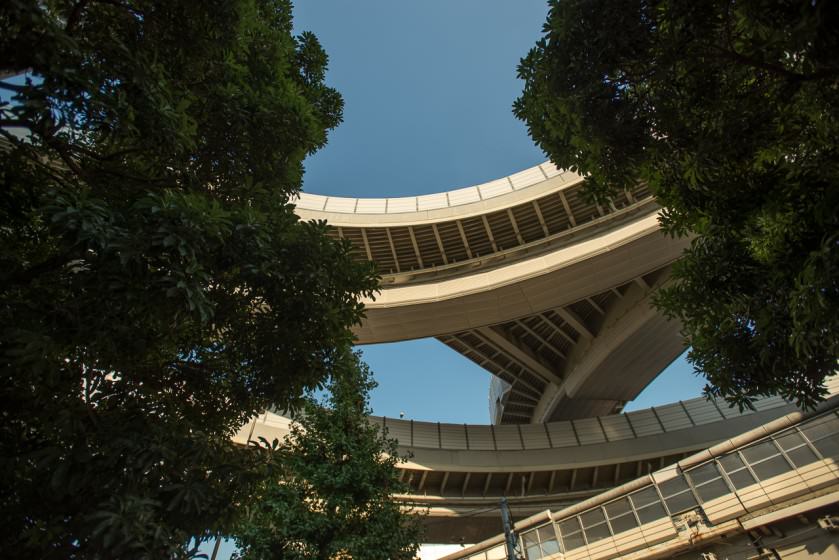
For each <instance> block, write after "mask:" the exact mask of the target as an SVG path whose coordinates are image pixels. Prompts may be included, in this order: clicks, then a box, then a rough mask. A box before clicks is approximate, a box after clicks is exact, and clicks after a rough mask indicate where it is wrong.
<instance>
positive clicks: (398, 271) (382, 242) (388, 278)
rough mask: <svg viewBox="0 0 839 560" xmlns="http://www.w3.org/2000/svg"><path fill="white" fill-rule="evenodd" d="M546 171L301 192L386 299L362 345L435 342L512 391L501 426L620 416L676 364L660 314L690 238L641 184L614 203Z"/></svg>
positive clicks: (371, 307)
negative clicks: (415, 189) (389, 191)
mask: <svg viewBox="0 0 839 560" xmlns="http://www.w3.org/2000/svg"><path fill="white" fill-rule="evenodd" d="M582 183H583V179H582V178H581V177H580V176H579V175H576V174H574V173H569V172H562V171H560V170H558V169H556V167H554V166H553V165H551V164H542V165H538V166H536V167H533V168H530V169H527V170H525V171H522V172H520V173H516V174H514V175H511V176H509V177H505V178H502V179H498V180H495V181H491V182H489V183H485V184H482V185H477V186H472V187H466V188H462V189H455V190H452V191H448V192H443V193H437V194H431V195H424V196H416V197H402V198H379V199H369V198H368V199H356V198H342V197H328V196H320V195H310V194H302V195H301V196H300V198H299V199H298V200H297V201H296V204H297V213H298V215H299V216H300V217H301V218H302V219H321V220H326V221H327V222H328V223H329V224H330V225H331V226H332V233H333V235H334V236H336V237H341V238H344V239H348V240H349V241H350V242H351V243H352V244H353V247H354V250H355V254H356V255H357V257H358V258H359V259H366V260H372V261H374V262H376V263H377V265H378V268H379V271H380V273H381V274H382V276H383V290H382V293H381V295H380V296H379V297H377V298H376V299H375V300H370V301H365V305H366V308H367V318H366V320H365V321H364V323H363V324H362V325H361V327H360V328H359V329H357V332H356V334H357V336H358V339H359V342H360V343H361V344H370V343H377V342H391V341H396V340H407V339H413V338H422V337H431V336H434V337H437V338H438V339H439V340H440V341H442V342H443V343H444V344H446V345H448V346H449V347H451V348H453V349H454V350H456V351H458V352H460V353H461V354H463V355H464V356H466V357H467V358H469V359H471V360H473V361H474V362H476V363H478V364H479V365H481V366H482V367H484V368H486V369H487V370H489V371H490V372H491V373H493V374H494V375H495V376H497V377H498V378H500V379H502V380H504V381H505V382H506V383H508V384H509V385H510V390H509V392H508V393H507V397H506V400H505V402H504V403H502V405H503V407H502V413H501V414H500V417H499V420H500V423H504V424H506V423H529V422H546V421H554V420H562V419H571V418H585V417H589V416H596V415H605V414H609V413H613V412H618V411H620V410H621V409H622V407H623V405H624V403H626V402H627V401H629V400H632V399H633V398H635V396H637V395H638V393H639V392H640V391H641V390H642V389H643V388H644V387H645V386H646V385H647V384H648V383H649V382H650V381H651V380H652V379H653V378H654V377H655V376H656V375H657V374H658V373H659V372H660V371H661V370H662V369H663V368H664V367H665V366H666V365H667V364H669V363H670V362H671V361H672V360H673V359H675V358H676V357H677V356H678V355H679V353H680V352H681V351H682V350H683V342H682V339H681V337H680V336H679V328H678V325H674V324H671V323H670V322H668V321H667V320H666V319H665V318H664V317H663V316H662V315H661V314H659V313H657V312H656V311H655V310H654V309H653V308H652V306H651V305H650V298H651V296H652V294H653V293H654V292H655V290H656V289H657V288H659V287H660V286H661V285H662V284H664V283H665V282H666V281H667V278H668V274H669V266H670V264H671V263H672V262H673V261H674V260H675V259H676V258H678V256H679V254H680V253H681V251H682V249H683V248H684V247H685V244H686V242H685V241H684V240H674V239H670V238H668V237H665V236H664V235H663V234H662V233H661V232H660V231H659V227H658V220H657V212H658V207H657V206H656V204H655V202H654V201H653V199H652V197H651V196H650V193H649V191H648V190H647V189H646V187H645V186H644V185H638V186H636V187H635V188H634V189H633V190H632V191H627V192H625V193H624V194H623V196H621V197H619V198H618V199H615V200H612V201H610V202H609V203H608V204H606V205H603V206H601V205H597V204H594V203H592V202H590V201H587V199H586V197H585V196H584V194H583V192H582Z"/></svg>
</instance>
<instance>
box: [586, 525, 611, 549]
mask: <svg viewBox="0 0 839 560" xmlns="http://www.w3.org/2000/svg"><path fill="white" fill-rule="evenodd" d="M611 536H612V534H611V533H610V532H609V527H607V526H606V523H601V524H600V525H595V526H594V527H586V538H587V539H588V543H589V544H591V543H594V542H597V541H600V540H603V539H606V538H609V537H611Z"/></svg>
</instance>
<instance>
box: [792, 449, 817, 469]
mask: <svg viewBox="0 0 839 560" xmlns="http://www.w3.org/2000/svg"><path fill="white" fill-rule="evenodd" d="M787 457H789V459H790V461H792V464H793V465H795V466H796V467H798V468H800V467H803V466H804V465H809V464H810V463H815V462H816V461H818V460H819V458H818V457H816V454H815V453H813V450H812V449H810V448H809V447H807V446H802V447H799V448H797V449H793V450H792V451H787Z"/></svg>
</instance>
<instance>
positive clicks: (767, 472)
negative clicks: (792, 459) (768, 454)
mask: <svg viewBox="0 0 839 560" xmlns="http://www.w3.org/2000/svg"><path fill="white" fill-rule="evenodd" d="M752 470H753V471H754V473H755V476H757V478H758V479H759V480H766V479H767V478H772V477H773V476H777V475H779V474H782V473H785V472H787V471H789V470H791V467H790V466H789V463H787V460H786V459H784V458H783V457H782V456H780V455H779V456H777V457H773V458H771V459H767V460H766V461H762V462H760V463H757V464H756V465H752Z"/></svg>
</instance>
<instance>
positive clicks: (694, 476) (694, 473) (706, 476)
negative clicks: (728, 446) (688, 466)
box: [687, 463, 720, 486]
mask: <svg viewBox="0 0 839 560" xmlns="http://www.w3.org/2000/svg"><path fill="white" fill-rule="evenodd" d="M687 474H688V476H689V477H690V480H691V482H693V485H694V486H698V485H700V484H702V483H703V482H708V481H709V480H714V479H715V478H719V477H720V471H719V470H718V469H717V465H716V463H706V464H704V465H702V466H701V467H697V468H695V469H692V470H690V471H689V472H688V473H687Z"/></svg>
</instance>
